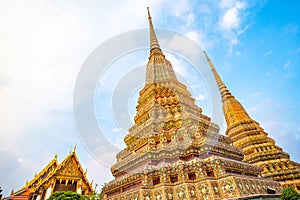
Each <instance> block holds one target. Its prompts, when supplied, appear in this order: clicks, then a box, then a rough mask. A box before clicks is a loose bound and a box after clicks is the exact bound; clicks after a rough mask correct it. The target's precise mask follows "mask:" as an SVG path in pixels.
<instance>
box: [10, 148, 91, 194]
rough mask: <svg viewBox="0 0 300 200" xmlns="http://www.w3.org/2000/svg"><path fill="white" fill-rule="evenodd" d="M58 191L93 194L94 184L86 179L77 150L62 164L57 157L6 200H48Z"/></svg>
mask: <svg viewBox="0 0 300 200" xmlns="http://www.w3.org/2000/svg"><path fill="white" fill-rule="evenodd" d="M56 191H72V192H77V193H79V194H83V195H91V194H92V193H93V188H92V184H91V183H90V182H89V181H88V179H87V178H86V171H84V170H83V169H82V166H81V164H80V162H79V160H78V158H77V155H76V153H75V148H74V150H73V151H71V152H70V153H69V155H68V156H67V157H66V158H65V159H64V160H63V161H62V162H61V163H60V164H58V162H57V155H55V157H54V158H53V159H52V160H51V161H50V162H49V164H48V165H47V166H46V167H45V168H44V169H42V170H41V171H40V172H39V173H38V174H35V175H34V178H33V179H32V180H31V181H29V182H28V181H27V182H26V184H25V186H24V187H22V188H21V189H19V190H18V191H16V192H14V191H12V193H11V195H10V196H9V197H6V198H5V199H7V200H12V199H18V200H29V199H30V200H46V199H48V198H49V197H50V196H51V194H52V193H53V192H56Z"/></svg>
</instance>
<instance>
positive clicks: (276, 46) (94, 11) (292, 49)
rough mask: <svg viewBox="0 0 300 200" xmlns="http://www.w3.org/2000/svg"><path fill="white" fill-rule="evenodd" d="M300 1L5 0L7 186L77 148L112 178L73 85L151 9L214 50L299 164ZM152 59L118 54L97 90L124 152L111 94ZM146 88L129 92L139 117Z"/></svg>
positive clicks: (205, 98) (251, 109) (3, 177)
mask: <svg viewBox="0 0 300 200" xmlns="http://www.w3.org/2000/svg"><path fill="white" fill-rule="evenodd" d="M298 4H300V3H298V2H297V1H291V0H289V1H285V2H284V3H282V2H280V1H246V0H244V1H242V0H223V1H216V0H212V1H211V0H210V1H208V0H201V1H184V0H183V1H179V0H175V1H174V0H173V1H171V0H162V1H151V2H150V1H148V2H144V1H133V0H124V1H109V2H107V1H101V0H100V1H89V2H86V1H64V2H61V1H58V0H57V1H47V0H30V1H26V3H25V2H23V1H0V26H1V29H0V44H1V45H0V55H1V56H0V57H1V59H0V102H1V104H0V111H1V112H0V119H1V133H0V160H1V162H0V186H2V187H3V188H4V192H5V194H9V192H10V191H11V189H12V188H14V189H18V188H20V187H21V186H23V185H24V184H25V182H26V180H30V179H31V178H32V177H33V175H34V173H35V172H38V171H39V170H41V169H42V168H43V167H44V166H45V165H46V164H47V163H48V162H49V161H50V160H51V159H52V158H53V156H54V155H55V154H56V153H58V155H59V160H60V161H61V160H62V159H63V158H64V157H65V156H66V155H67V153H68V152H69V149H70V148H71V146H74V144H77V154H78V156H79V159H80V161H81V163H82V165H83V167H84V168H88V178H89V179H90V180H92V179H93V180H94V183H95V182H96V183H97V184H98V185H102V184H103V183H104V182H108V181H109V180H110V179H111V175H110V172H109V168H108V167H107V166H104V165H103V164H101V163H100V162H99V160H96V159H94V158H93V156H92V155H91V154H90V151H89V149H88V148H86V146H88V144H83V143H82V142H81V141H80V138H79V136H78V133H77V131H76V129H77V127H76V124H75V121H74V115H73V91H74V85H75V82H76V78H77V76H78V74H79V72H80V69H81V68H82V64H83V63H84V61H85V60H86V59H87V58H88V56H89V55H90V54H91V52H93V51H94V50H95V49H96V48H97V47H98V46H99V45H101V44H102V43H103V42H105V41H107V40H108V39H110V38H111V37H113V36H116V35H118V34H121V33H123V32H125V31H132V30H137V29H140V28H147V26H148V21H147V13H146V7H147V6H150V9H151V14H152V16H153V23H154V26H155V27H156V28H160V29H170V30H173V31H176V32H178V33H180V34H182V35H186V36H187V37H189V38H190V39H192V40H194V41H195V42H196V43H197V44H199V45H200V46H201V47H203V48H204V49H206V51H207V52H208V54H209V56H210V57H211V59H212V60H213V62H214V64H215V67H216V69H217V70H218V72H219V74H220V75H221V77H222V78H223V81H224V82H225V84H226V85H227V86H228V88H229V90H230V91H231V92H232V93H233V94H234V95H235V97H236V98H237V99H238V100H239V101H240V102H241V103H242V104H243V106H244V107H245V108H246V110H247V111H248V113H249V114H250V115H251V117H252V118H253V119H255V120H256V121H258V122H259V123H260V124H261V126H262V127H263V128H264V129H265V130H266V131H267V132H268V133H269V135H270V137H272V138H273V139H275V141H276V144H277V145H279V146H281V147H282V148H283V149H284V150H285V151H286V152H287V153H289V154H290V156H291V158H292V159H293V160H294V161H297V162H300V154H299V152H300V145H299V144H300V127H299V122H300V117H299V114H298V113H299V112H300V105H299V104H300V94H299V92H298V91H299V86H298V85H299V83H300V77H299V76H300V75H299V73H300V70H299V64H300V37H299V36H300V35H299V31H300V30H299V28H300V27H299V26H300V16H299V15H300V14H299V12H298V8H299V5H298ZM158 36H159V35H158ZM158 39H159V40H160V41H163V40H164V38H160V37H158ZM145 45H146V46H147V45H148V44H145ZM162 48H163V49H164V47H163V46H162ZM166 56H167V58H168V59H169V60H170V61H171V62H172V64H173V66H174V68H175V70H176V71H177V76H178V77H180V79H181V80H182V81H183V82H185V83H186V84H187V85H188V87H189V88H190V90H192V94H193V95H194V97H195V98H196V100H197V104H198V105H199V106H200V107H202V108H203V111H204V113H205V114H207V115H210V114H211V112H212V107H211V106H212V105H211V96H210V94H209V91H208V90H207V88H206V87H205V83H203V80H202V81H201V80H200V79H199V77H198V78H194V76H192V74H193V71H192V67H191V66H189V64H188V63H187V62H186V61H184V60H183V59H182V58H180V56H178V55H174V54H172V53H170V52H166ZM147 58H148V51H147V50H141V51H136V52H132V53H128V54H127V55H126V56H124V57H121V58H119V59H118V60H116V61H115V62H114V63H112V65H111V68H110V70H111V71H110V72H109V71H108V72H107V74H106V76H107V78H106V79H105V82H104V83H103V82H101V81H103V80H99V84H98V86H97V89H96V93H95V113H96V115H97V120H98V122H99V124H100V126H101V128H102V129H103V130H102V131H103V132H105V136H106V137H107V138H108V139H109V140H110V141H111V142H112V143H113V144H115V145H116V146H117V147H119V148H120V147H123V146H124V144H123V143H122V137H123V136H124V134H125V133H124V132H122V131H120V127H119V126H118V124H116V119H115V117H114V116H113V115H112V114H111V113H112V111H111V110H112V105H113V104H112V102H111V99H112V96H113V94H114V90H115V88H116V85H117V84H118V82H119V81H120V79H122V77H124V76H125V75H126V74H127V72H128V71H130V70H132V69H135V68H137V66H142V65H144V64H145V63H146V61H147ZM122 67H123V68H122ZM124 68H126V70H124ZM114 70H115V71H114ZM142 78H143V77H142ZM105 86H106V87H105ZM141 86H142V85H139V86H137V87H136V88H135V90H134V91H133V92H132V93H130V98H129V100H128V105H127V107H128V113H129V114H128V115H129V116H130V117H131V118H132V117H133V115H134V107H135V106H136V98H137V94H138V89H139V88H140V87H141ZM102 113H106V114H105V115H101V114H102ZM101 116H102V118H101ZM219 125H220V126H221V127H222V124H219ZM121 128H122V127H121ZM222 130H224V129H222ZM221 133H222V134H223V132H221ZM100 150H101V149H100ZM103 153H104V154H105V152H103Z"/></svg>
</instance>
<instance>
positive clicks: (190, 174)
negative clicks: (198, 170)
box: [188, 172, 196, 180]
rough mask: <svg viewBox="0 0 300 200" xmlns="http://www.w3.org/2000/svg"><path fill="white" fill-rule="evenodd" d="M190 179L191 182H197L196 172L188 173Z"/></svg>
mask: <svg viewBox="0 0 300 200" xmlns="http://www.w3.org/2000/svg"><path fill="white" fill-rule="evenodd" d="M188 177H189V179H190V180H196V174H195V172H192V173H188Z"/></svg>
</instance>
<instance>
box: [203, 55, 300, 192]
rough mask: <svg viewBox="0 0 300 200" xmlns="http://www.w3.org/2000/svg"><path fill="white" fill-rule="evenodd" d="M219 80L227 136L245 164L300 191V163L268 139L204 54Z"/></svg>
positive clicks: (262, 174) (283, 184)
mask: <svg viewBox="0 0 300 200" xmlns="http://www.w3.org/2000/svg"><path fill="white" fill-rule="evenodd" d="M204 54H205V56H206V58H207V60H208V63H209V65H210V67H211V69H212V72H213V74H214V77H215V79H216V82H217V85H218V88H219V91H220V94H221V98H222V103H223V112H224V115H225V119H226V122H227V130H226V135H227V136H228V137H229V138H231V139H232V141H233V144H234V146H236V147H238V148H240V149H242V150H243V152H244V154H245V157H244V161H245V162H247V163H250V164H254V165H256V166H258V167H260V169H261V176H262V177H266V178H272V179H274V180H276V181H279V182H280V183H281V185H282V186H283V187H293V188H294V189H295V190H296V191H298V192H300V164H299V163H296V162H293V161H291V160H290V156H289V154H288V153H286V152H284V151H283V150H282V148H280V147H279V146H277V145H276V144H275V141H274V140H273V139H271V138H270V137H268V134H267V133H266V132H265V131H264V129H263V128H262V127H261V126H260V125H259V123H257V122H256V121H254V120H253V119H252V118H251V117H250V116H249V114H248V113H247V112H246V110H245V109H244V108H243V106H242V105H241V103H240V102H239V101H238V100H237V99H236V98H235V97H234V96H233V95H232V94H231V93H230V92H229V90H228V89H227V87H226V85H225V84H224V82H223V81H222V79H221V77H220V76H219V74H218V73H217V71H216V69H215V67H214V66H213V64H212V62H211V60H210V59H209V57H208V56H207V54H206V53H205V52H204Z"/></svg>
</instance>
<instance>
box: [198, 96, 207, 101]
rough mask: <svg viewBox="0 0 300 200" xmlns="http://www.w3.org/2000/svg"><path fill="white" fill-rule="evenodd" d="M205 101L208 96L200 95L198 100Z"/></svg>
mask: <svg viewBox="0 0 300 200" xmlns="http://www.w3.org/2000/svg"><path fill="white" fill-rule="evenodd" d="M205 99H206V96H205V95H204V94H200V95H198V96H197V97H196V100H200V101H202V100H205Z"/></svg>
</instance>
